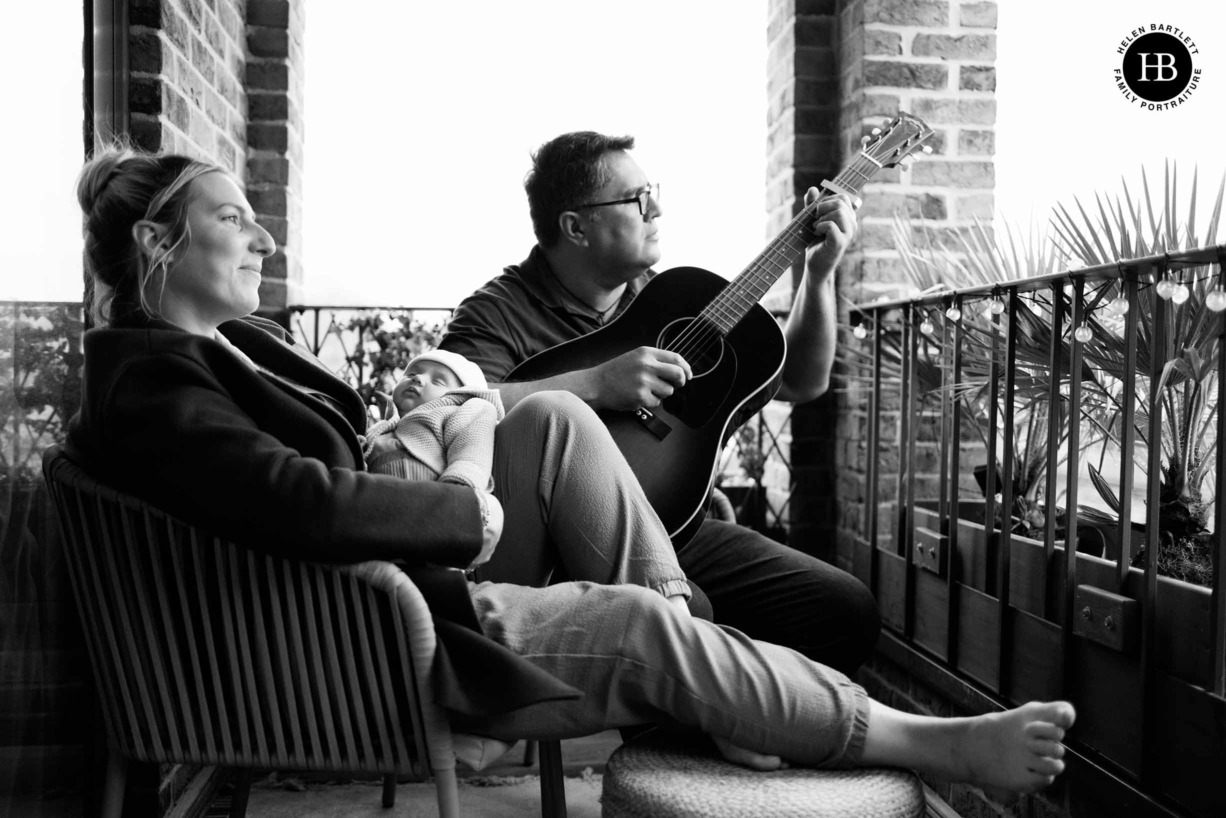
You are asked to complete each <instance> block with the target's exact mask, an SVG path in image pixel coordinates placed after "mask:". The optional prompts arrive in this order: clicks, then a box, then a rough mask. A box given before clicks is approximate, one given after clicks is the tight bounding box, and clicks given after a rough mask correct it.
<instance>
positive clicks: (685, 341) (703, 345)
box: [656, 318, 724, 378]
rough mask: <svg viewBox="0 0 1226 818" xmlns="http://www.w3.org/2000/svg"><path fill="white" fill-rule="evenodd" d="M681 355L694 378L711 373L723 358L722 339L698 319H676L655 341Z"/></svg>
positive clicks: (714, 330) (661, 347)
mask: <svg viewBox="0 0 1226 818" xmlns="http://www.w3.org/2000/svg"><path fill="white" fill-rule="evenodd" d="M656 345H657V346H658V347H659V348H660V349H668V350H671V351H673V352H676V353H677V354H679V355H680V356H681V357H682V358H685V360H686V362H688V363H689V365H690V369H691V370H692V371H693V373H694V377H695V378H701V377H702V376H703V375H708V374H710V373H711V371H712V370H714V369H715V367H717V366H719V362H720V361H721V360H723V357H724V339H723V337H722V336H721V335H720V333H719V331H718V330H716V329H715V328H714V327H713V326H711V324H710V323H709V322H707V321H704V320H703V319H701V318H678V319H677V320H676V321H673V322H672V323H670V324H669V325H668V326H666V327H665V328H664V330H663V331H662V332H661V333H660V337H659V339H658V340H657V344H656Z"/></svg>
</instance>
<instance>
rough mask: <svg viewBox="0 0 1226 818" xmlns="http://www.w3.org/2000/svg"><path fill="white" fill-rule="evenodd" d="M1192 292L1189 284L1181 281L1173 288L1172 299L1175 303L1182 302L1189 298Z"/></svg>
mask: <svg viewBox="0 0 1226 818" xmlns="http://www.w3.org/2000/svg"><path fill="white" fill-rule="evenodd" d="M1190 294H1191V290H1189V289H1188V285H1187V284H1184V283H1183V282H1182V281H1181V282H1179V283H1178V284H1176V285H1175V287H1174V288H1173V289H1172V290H1171V301H1172V302H1173V303H1175V304H1182V303H1183V302H1185V301H1187V300H1188V296H1189V295H1190Z"/></svg>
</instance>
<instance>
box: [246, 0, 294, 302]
mask: <svg viewBox="0 0 1226 818" xmlns="http://www.w3.org/2000/svg"><path fill="white" fill-rule="evenodd" d="M305 6H306V4H305V3H304V2H302V0H248V3H247V47H248V49H249V53H250V56H249V58H248V61H247V66H246V85H247V104H248V118H247V127H246V139H247V147H248V150H247V167H246V171H247V197H248V199H250V201H251V206H252V207H253V208H254V209H255V211H256V213H258V214H259V215H260V224H262V225H264V227H265V229H267V230H268V232H269V233H271V234H272V237H273V238H274V239H276V241H277V253H276V255H275V256H273V257H272V258H269V259H267V260H265V262H264V281H263V283H261V284H260V312H261V313H263V314H268V315H277V314H280V313H283V311H284V309H285V308H286V307H287V306H289V305H290V304H293V303H300V302H301V301H302V297H301V291H302V277H303V272H302V145H303V84H304V73H305V63H304V56H303V42H302V35H303V30H304V27H305V22H306V21H305V13H306V8H305Z"/></svg>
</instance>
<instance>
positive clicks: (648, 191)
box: [575, 184, 660, 217]
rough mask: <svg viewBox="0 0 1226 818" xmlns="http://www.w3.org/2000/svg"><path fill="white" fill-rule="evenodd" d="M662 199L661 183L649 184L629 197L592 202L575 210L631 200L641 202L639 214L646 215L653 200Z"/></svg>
mask: <svg viewBox="0 0 1226 818" xmlns="http://www.w3.org/2000/svg"><path fill="white" fill-rule="evenodd" d="M652 199H655V200H656V201H657V202H658V201H660V185H659V184H654V185H648V186H647V187H645V188H643V189H642V190H640V191H639V192H638V193H636V194H635V195H633V196H631V197H630V198H628V199H614V200H613V201H611V202H593V203H592V204H585V205H579V206H578V207H576V208H575V210H586V209H587V208H589V207H605V206H606V205H619V204H630V203H631V202H638V203H639V215H640V216H643V217H646V216H647V209H648V208H649V207H650V206H651V200H652Z"/></svg>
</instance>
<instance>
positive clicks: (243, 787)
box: [230, 767, 251, 818]
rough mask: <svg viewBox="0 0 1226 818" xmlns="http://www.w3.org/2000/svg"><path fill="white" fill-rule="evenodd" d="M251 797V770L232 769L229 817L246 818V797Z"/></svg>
mask: <svg viewBox="0 0 1226 818" xmlns="http://www.w3.org/2000/svg"><path fill="white" fill-rule="evenodd" d="M250 797H251V770H250V769H248V768H245V767H244V768H242V769H238V770H235V771H234V797H233V798H231V799H230V818H246V815H247V799H248V798H250Z"/></svg>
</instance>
